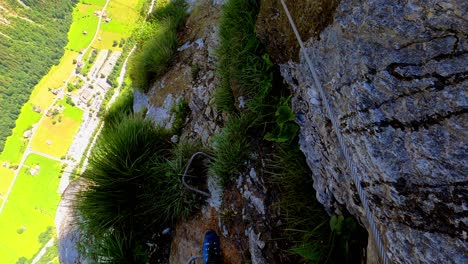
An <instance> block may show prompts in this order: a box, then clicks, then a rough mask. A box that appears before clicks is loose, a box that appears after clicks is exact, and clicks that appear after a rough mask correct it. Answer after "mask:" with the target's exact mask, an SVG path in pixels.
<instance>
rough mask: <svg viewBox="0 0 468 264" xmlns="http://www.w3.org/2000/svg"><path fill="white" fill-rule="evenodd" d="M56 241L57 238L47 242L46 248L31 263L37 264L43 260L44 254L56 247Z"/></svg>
mask: <svg viewBox="0 0 468 264" xmlns="http://www.w3.org/2000/svg"><path fill="white" fill-rule="evenodd" d="M54 240H55V238H51V239H50V240H49V241H48V242H47V244H45V246H44V247H43V248H42V249H41V251H39V254H37V256H36V257H35V258H34V259H33V260H32V261H31V264H36V263H37V262H38V261H39V260H41V258H42V256H44V254H45V253H46V251H47V248H48V247H51V246H53V245H54Z"/></svg>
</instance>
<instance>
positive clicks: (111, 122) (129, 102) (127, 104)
mask: <svg viewBox="0 0 468 264" xmlns="http://www.w3.org/2000/svg"><path fill="white" fill-rule="evenodd" d="M131 114H133V90H132V89H131V88H130V87H129V86H126V87H124V89H123V90H122V92H121V94H120V95H119V97H117V99H116V101H115V102H114V103H113V104H112V106H111V107H110V108H109V109H108V110H107V112H106V114H105V115H104V122H105V123H106V126H107V127H114V126H116V125H117V124H118V123H120V121H121V119H122V118H123V117H125V116H129V115H131Z"/></svg>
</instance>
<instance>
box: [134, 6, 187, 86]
mask: <svg viewBox="0 0 468 264" xmlns="http://www.w3.org/2000/svg"><path fill="white" fill-rule="evenodd" d="M186 17H187V14H186V4H185V1H184V0H175V1H158V3H157V5H156V9H155V10H154V12H153V13H152V14H151V15H150V17H149V19H148V22H145V23H146V24H145V25H144V27H143V29H142V30H140V32H139V33H137V34H136V36H137V39H138V42H139V44H138V50H137V51H136V53H135V55H134V56H133V58H132V60H131V62H130V77H131V78H132V81H133V85H134V87H136V88H138V89H140V90H142V91H144V92H146V91H148V89H149V85H150V83H151V82H152V81H154V80H155V79H156V78H158V77H159V76H161V75H162V74H163V73H164V72H165V71H166V70H167V68H168V66H169V64H170V63H171V61H172V59H173V58H174V55H175V53H176V49H177V30H179V29H180V28H181V27H182V26H183V25H184V24H185V20H186Z"/></svg>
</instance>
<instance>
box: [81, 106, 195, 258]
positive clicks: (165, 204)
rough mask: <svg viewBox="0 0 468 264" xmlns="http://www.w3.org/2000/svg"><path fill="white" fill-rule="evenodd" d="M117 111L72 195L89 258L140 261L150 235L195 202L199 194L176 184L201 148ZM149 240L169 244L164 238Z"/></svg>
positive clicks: (144, 121) (106, 127) (181, 214)
mask: <svg viewBox="0 0 468 264" xmlns="http://www.w3.org/2000/svg"><path fill="white" fill-rule="evenodd" d="M118 113H119V115H116V117H118V121H112V122H108V123H105V129H103V130H102V134H101V136H100V138H99V139H98V142H97V144H96V147H95V149H94V151H93V153H92V155H91V157H90V160H89V164H90V165H89V167H88V169H87V171H85V172H84V173H83V175H82V177H83V178H84V179H85V182H86V183H87V184H86V188H85V189H84V190H83V191H81V192H80V193H79V194H78V196H77V197H78V198H77V209H78V211H79V214H80V216H81V217H80V220H79V221H80V223H79V224H80V226H81V228H82V230H83V232H84V233H85V235H86V238H85V240H84V241H83V244H84V245H86V246H85V248H86V249H90V248H91V249H92V250H86V251H87V254H88V255H90V257H92V258H93V259H104V260H106V261H107V262H109V263H144V261H143V262H139V261H137V262H133V260H135V259H138V260H142V259H144V257H145V255H144V254H143V255H142V251H143V252H145V250H147V247H146V242H147V241H148V240H150V239H152V238H151V235H152V234H153V233H158V232H160V231H161V230H160V228H161V227H167V226H168V225H171V224H174V223H175V222H176V221H177V220H178V219H180V218H183V217H186V216H188V215H189V214H190V213H192V212H193V211H194V210H195V209H196V208H198V206H199V204H200V203H199V202H200V200H199V198H200V197H198V196H196V195H194V194H193V193H192V192H190V191H189V190H187V189H185V188H184V187H183V185H182V182H181V175H182V173H183V170H184V168H185V165H186V163H187V161H188V159H189V158H190V156H191V155H192V154H193V153H195V152H196V151H198V150H199V149H200V146H199V145H197V144H193V143H191V142H189V141H186V140H181V141H180V143H179V144H177V145H174V144H173V143H172V142H171V141H170V137H171V136H172V133H171V132H170V131H168V130H166V129H163V128H160V127H154V126H153V124H152V122H151V121H149V120H144V119H143V118H142V117H141V116H139V115H132V114H130V115H126V114H125V113H124V112H123V111H120V112H118ZM154 243H156V244H157V243H166V244H161V245H159V246H158V247H159V248H164V247H167V246H168V245H167V241H164V242H161V241H155V242H154ZM132 259H133V260H132ZM130 260H131V261H130ZM128 261H130V262H128ZM107 262H106V263H107Z"/></svg>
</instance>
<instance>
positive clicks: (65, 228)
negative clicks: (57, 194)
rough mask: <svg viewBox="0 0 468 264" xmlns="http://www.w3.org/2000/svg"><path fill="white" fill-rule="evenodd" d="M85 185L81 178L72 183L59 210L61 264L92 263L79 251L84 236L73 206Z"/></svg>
mask: <svg viewBox="0 0 468 264" xmlns="http://www.w3.org/2000/svg"><path fill="white" fill-rule="evenodd" d="M84 185H85V184H84V180H82V179H81V178H79V179H78V180H76V181H73V182H71V183H70V185H69V186H68V187H67V189H66V190H65V191H64V193H63V195H62V199H61V201H60V203H59V205H58V208H57V214H56V216H55V226H56V228H57V240H58V249H59V260H60V263H64V264H75V263H82V264H87V263H90V261H89V260H87V259H86V257H85V256H82V255H81V254H80V252H79V250H78V242H79V241H80V240H81V239H82V234H81V231H80V230H79V228H78V226H77V224H76V222H77V221H76V215H75V214H76V212H75V210H74V205H73V201H74V200H75V199H76V198H75V196H76V194H77V193H78V192H79V191H80V190H81V189H82V188H83V186H84Z"/></svg>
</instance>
